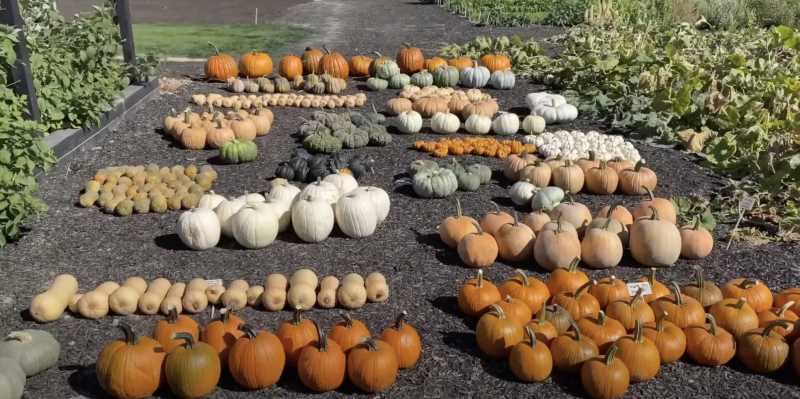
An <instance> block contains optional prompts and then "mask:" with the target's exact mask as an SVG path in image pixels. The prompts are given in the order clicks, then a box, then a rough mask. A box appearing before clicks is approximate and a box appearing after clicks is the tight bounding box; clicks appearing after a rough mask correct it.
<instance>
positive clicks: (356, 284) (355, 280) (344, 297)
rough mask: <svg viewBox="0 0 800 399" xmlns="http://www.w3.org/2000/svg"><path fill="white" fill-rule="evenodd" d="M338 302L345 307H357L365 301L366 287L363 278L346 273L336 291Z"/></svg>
mask: <svg viewBox="0 0 800 399" xmlns="http://www.w3.org/2000/svg"><path fill="white" fill-rule="evenodd" d="M337 298H338V299H339V303H340V304H342V306H344V307H345V308H347V309H358V308H360V307H362V306H364V303H366V302H367V289H366V288H365V287H364V279H363V278H361V276H359V275H358V274H355V273H352V274H348V275H347V276H346V277H345V278H344V280H342V286H341V287H339V292H338V293H337Z"/></svg>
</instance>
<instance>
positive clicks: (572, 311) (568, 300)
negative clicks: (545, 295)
mask: <svg viewBox="0 0 800 399" xmlns="http://www.w3.org/2000/svg"><path fill="white" fill-rule="evenodd" d="M596 284H597V281H595V280H592V281H589V282H588V283H586V284H584V285H582V286H580V288H578V289H577V290H576V291H575V292H574V293H572V292H566V291H562V292H559V293H558V294H556V295H554V296H553V299H552V300H551V301H550V303H552V304H553V305H558V306H560V307H562V308H564V310H566V311H567V313H569V315H570V316H572V319H573V320H580V319H582V318H583V317H585V316H589V315H595V314H597V313H598V312H600V303H599V302H597V299H596V298H595V297H593V296H592V294H590V293H588V292H586V290H588V289H590V288H591V287H593V286H594V285H596Z"/></svg>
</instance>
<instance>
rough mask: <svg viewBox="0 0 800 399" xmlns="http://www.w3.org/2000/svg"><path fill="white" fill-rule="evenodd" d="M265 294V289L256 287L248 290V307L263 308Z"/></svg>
mask: <svg viewBox="0 0 800 399" xmlns="http://www.w3.org/2000/svg"><path fill="white" fill-rule="evenodd" d="M263 294H264V287H262V286H260V285H254V286H252V287H250V289H248V290H247V306H252V307H254V308H256V307H259V306H261V299H262V296H263Z"/></svg>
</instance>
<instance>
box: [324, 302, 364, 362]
mask: <svg viewBox="0 0 800 399" xmlns="http://www.w3.org/2000/svg"><path fill="white" fill-rule="evenodd" d="M339 316H341V318H342V321H340V322H338V323H336V325H334V326H333V328H332V329H331V332H330V333H328V338H329V339H330V340H332V341H334V342H336V344H338V345H339V347H340V348H341V349H342V351H343V352H344V353H345V355H348V354H350V351H351V350H352V349H353V348H355V347H356V346H357V345H359V344H361V342H362V338H364V337H371V335H370V333H369V329H367V326H366V325H364V323H362V322H361V321H360V320H357V319H354V318H352V317H350V315H349V314H348V313H346V312H340V313H339Z"/></svg>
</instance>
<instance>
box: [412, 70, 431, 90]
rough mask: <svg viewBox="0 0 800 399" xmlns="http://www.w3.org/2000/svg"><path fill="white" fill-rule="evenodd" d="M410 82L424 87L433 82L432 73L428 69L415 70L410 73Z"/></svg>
mask: <svg viewBox="0 0 800 399" xmlns="http://www.w3.org/2000/svg"><path fill="white" fill-rule="evenodd" d="M411 84H412V85H414V86H419V87H426V86H430V85H432V84H433V75H432V74H431V73H430V72H428V71H422V72H417V73H415V74H413V75H411Z"/></svg>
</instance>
